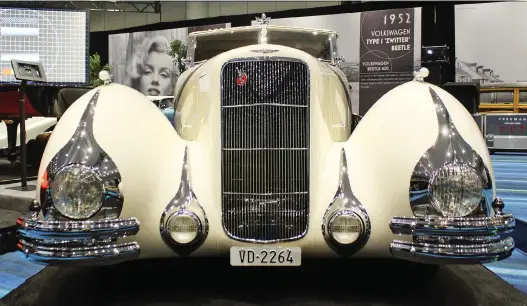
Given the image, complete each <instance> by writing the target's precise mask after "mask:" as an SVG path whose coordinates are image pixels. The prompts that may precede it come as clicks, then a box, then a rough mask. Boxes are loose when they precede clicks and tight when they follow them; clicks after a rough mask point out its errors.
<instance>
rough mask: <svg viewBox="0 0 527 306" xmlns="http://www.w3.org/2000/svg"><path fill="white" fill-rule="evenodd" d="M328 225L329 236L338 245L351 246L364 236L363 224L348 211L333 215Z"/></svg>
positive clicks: (356, 216)
mask: <svg viewBox="0 0 527 306" xmlns="http://www.w3.org/2000/svg"><path fill="white" fill-rule="evenodd" d="M328 225H329V226H328V231H329V234H330V236H331V237H332V238H333V239H334V240H335V241H336V242H337V243H339V244H344V245H347V244H352V243H354V242H355V241H357V240H358V239H359V238H360V237H361V236H362V235H364V228H365V227H364V222H363V221H362V219H361V218H360V217H359V216H358V215H357V214H356V213H354V212H353V211H350V210H344V211H339V212H337V213H335V214H334V215H333V216H332V217H331V219H330V220H329V224H328Z"/></svg>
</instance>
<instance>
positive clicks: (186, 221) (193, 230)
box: [167, 212, 201, 244]
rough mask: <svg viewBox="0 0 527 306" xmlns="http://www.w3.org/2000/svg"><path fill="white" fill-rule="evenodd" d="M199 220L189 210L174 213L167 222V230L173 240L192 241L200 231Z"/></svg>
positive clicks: (183, 242)
mask: <svg viewBox="0 0 527 306" xmlns="http://www.w3.org/2000/svg"><path fill="white" fill-rule="evenodd" d="M200 227H201V225H200V222H199V220H198V218H197V217H196V216H195V215H194V214H193V213H191V212H185V213H174V214H173V215H172V216H170V218H169V219H168V222H167V230H168V233H169V235H170V237H171V238H172V240H174V242H176V243H179V244H188V243H191V242H193V241H194V240H195V239H196V237H197V236H198V233H199V231H200Z"/></svg>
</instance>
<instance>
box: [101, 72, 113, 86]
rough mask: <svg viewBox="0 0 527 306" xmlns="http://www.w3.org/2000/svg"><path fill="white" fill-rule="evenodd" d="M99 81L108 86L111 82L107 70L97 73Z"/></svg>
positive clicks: (110, 76)
mask: <svg viewBox="0 0 527 306" xmlns="http://www.w3.org/2000/svg"><path fill="white" fill-rule="evenodd" d="M99 79H100V80H101V81H103V82H104V85H108V84H110V83H111V82H112V75H111V74H110V72H109V71H107V70H101V71H99Z"/></svg>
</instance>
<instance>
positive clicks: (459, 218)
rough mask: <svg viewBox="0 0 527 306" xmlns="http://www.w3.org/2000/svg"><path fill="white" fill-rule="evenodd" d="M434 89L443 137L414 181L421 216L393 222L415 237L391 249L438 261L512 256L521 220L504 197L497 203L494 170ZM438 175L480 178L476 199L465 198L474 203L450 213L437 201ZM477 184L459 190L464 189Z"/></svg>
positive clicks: (397, 253) (397, 229)
mask: <svg viewBox="0 0 527 306" xmlns="http://www.w3.org/2000/svg"><path fill="white" fill-rule="evenodd" d="M429 90H430V95H431V96H432V100H433V103H434V106H435V108H436V116H437V121H438V125H439V127H438V135H437V138H436V141H435V143H434V145H433V146H432V147H431V148H430V149H428V151H426V153H425V154H423V156H422V157H421V159H420V160H419V161H418V163H417V164H416V166H415V168H414V171H413V173H412V176H411V179H410V206H411V209H412V212H413V214H414V216H415V217H394V218H393V219H392V221H391V223H390V229H391V231H392V232H393V233H394V234H398V235H408V236H409V238H411V240H410V239H409V241H401V240H393V241H392V243H391V244H390V251H391V253H392V255H393V256H394V257H396V258H399V259H404V260H410V261H417V262H421V263H433V264H450V263H457V264H473V263H484V262H491V261H496V260H501V259H504V258H507V257H509V256H510V255H511V254H512V251H513V250H514V240H513V239H512V238H511V237H507V236H506V235H507V234H509V233H510V232H511V231H512V230H513V229H514V226H515V219H514V217H512V215H503V214H502V210H503V207H504V204H503V201H501V200H500V199H499V198H497V199H495V200H494V201H493V185H492V178H491V175H490V171H489V169H488V168H487V166H486V165H485V163H484V162H483V159H482V158H481V156H480V155H479V154H478V153H477V152H476V151H475V150H474V149H472V147H471V146H470V145H469V144H468V143H467V142H466V141H465V140H464V139H463V137H461V135H460V134H459V132H458V131H457V129H456V127H455V126H454V123H453V121H452V119H451V117H450V114H449V113H448V110H447V108H446V107H445V105H444V104H443V101H441V98H440V97H439V95H438V94H437V93H436V92H435V91H434V90H433V89H432V88H431V87H429ZM440 172H441V173H440ZM452 173H454V174H452ZM438 174H440V175H439V176H440V179H441V180H442V179H445V177H446V178H448V179H451V178H450V177H449V175H452V178H457V179H458V181H459V180H460V177H456V175H458V176H459V175H462V177H461V180H462V179H463V176H467V177H469V178H470V177H472V178H473V179H474V183H475V184H476V185H474V186H476V187H475V188H476V190H474V192H473V196H474V197H473V199H474V201H470V199H462V200H463V201H469V202H468V203H467V202H465V203H466V204H467V205H469V206H467V207H466V208H467V209H465V210H464V211H460V210H457V211H454V210H453V209H451V208H452V207H450V210H449V211H445V208H444V207H443V209H442V208H441V207H440V205H439V204H441V203H436V202H434V199H433V198H432V197H433V193H434V190H433V189H434V188H433V184H434V180H435V179H436V178H437V177H438ZM447 183H448V182H447ZM456 183H459V182H456ZM463 183H464V182H463ZM442 184H444V182H442ZM464 184H466V183H464ZM480 184H481V185H480ZM474 186H470V185H469V186H461V187H459V186H458V187H456V188H457V189H458V190H461V191H462V190H465V189H466V188H471V187H474ZM447 187H449V185H447ZM480 188H481V193H480V191H479V190H480ZM443 192H452V191H449V190H448V189H447V190H446V191H443ZM453 192H456V191H455V190H454V191H453ZM447 195H448V194H447ZM449 196H450V195H449ZM454 196H455V195H454ZM478 199H479V200H478ZM448 200H449V201H450V202H449V203H451V204H452V205H461V203H460V202H458V201H457V200H453V199H451V198H450V199H448ZM478 201H479V203H478ZM472 206H473V207H472ZM447 208H449V207H447Z"/></svg>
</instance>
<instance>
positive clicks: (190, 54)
mask: <svg viewBox="0 0 527 306" xmlns="http://www.w3.org/2000/svg"><path fill="white" fill-rule="evenodd" d="M264 27H265V28H266V29H268V30H269V29H270V30H271V32H272V31H273V30H275V31H276V30H278V31H288V30H289V31H293V32H306V33H307V32H311V33H312V32H321V33H322V34H324V35H327V36H328V39H329V41H330V42H329V48H330V50H329V53H330V59H324V58H317V59H318V60H319V61H321V62H326V63H330V64H332V65H336V58H337V56H338V50H337V39H338V35H337V34H336V33H335V32H333V31H326V30H314V29H303V28H289V27H277V26H272V27H268V26H266V25H264V26H257V27H255V26H250V27H244V28H242V29H237V30H234V28H229V29H221V30H218V31H219V32H220V33H223V32H224V31H230V32H233V31H236V32H241V31H254V32H260V33H259V34H258V35H259V36H261V35H262V31H261V30H263V28H264ZM204 35H217V34H216V33H210V34H208V33H207V34H198V35H195V34H190V35H189V36H188V40H187V46H188V47H187V60H188V62H189V66H190V67H193V66H195V65H198V64H201V63H203V62H206V61H207V60H208V59H206V60H201V61H197V62H195V61H194V58H195V52H196V47H197V37H198V36H204ZM271 35H272V34H271ZM258 41H260V39H259V40H258ZM260 44H262V43H260Z"/></svg>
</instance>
